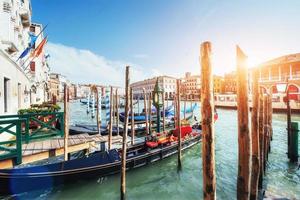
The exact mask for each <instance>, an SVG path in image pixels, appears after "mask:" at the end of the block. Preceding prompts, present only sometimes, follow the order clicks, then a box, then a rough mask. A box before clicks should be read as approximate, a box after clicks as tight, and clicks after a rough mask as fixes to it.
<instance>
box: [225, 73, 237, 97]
mask: <svg viewBox="0 0 300 200" xmlns="http://www.w3.org/2000/svg"><path fill="white" fill-rule="evenodd" d="M224 92H225V93H231V94H236V92H237V84H236V72H235V71H233V72H230V73H227V74H225V75H224Z"/></svg>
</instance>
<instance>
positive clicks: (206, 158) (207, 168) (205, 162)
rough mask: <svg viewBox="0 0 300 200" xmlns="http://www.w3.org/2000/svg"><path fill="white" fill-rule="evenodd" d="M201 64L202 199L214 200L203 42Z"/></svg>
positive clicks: (208, 72)
mask: <svg viewBox="0 0 300 200" xmlns="http://www.w3.org/2000/svg"><path fill="white" fill-rule="evenodd" d="M200 63H201V118H202V119H201V122H202V167H203V197H204V199H205V200H212V199H216V172H215V132H214V102H213V82H212V80H213V79H212V65H211V43H210V42H204V43H202V45H201V50H200Z"/></svg>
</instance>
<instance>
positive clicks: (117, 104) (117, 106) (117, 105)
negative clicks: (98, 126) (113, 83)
mask: <svg viewBox="0 0 300 200" xmlns="http://www.w3.org/2000/svg"><path fill="white" fill-rule="evenodd" d="M116 115H117V118H116V121H117V122H116V123H117V135H120V128H119V96H118V88H116Z"/></svg>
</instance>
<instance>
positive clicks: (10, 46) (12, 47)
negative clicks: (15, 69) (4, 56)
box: [2, 41, 18, 55]
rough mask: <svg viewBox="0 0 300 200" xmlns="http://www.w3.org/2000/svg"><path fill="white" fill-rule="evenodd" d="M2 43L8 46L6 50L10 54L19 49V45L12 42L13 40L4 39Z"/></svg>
mask: <svg viewBox="0 0 300 200" xmlns="http://www.w3.org/2000/svg"><path fill="white" fill-rule="evenodd" d="M2 44H3V45H4V46H6V48H5V50H6V52H7V53H8V54H10V55H11V54H13V53H15V52H17V51H18V48H17V46H16V45H15V43H14V42H11V41H2Z"/></svg>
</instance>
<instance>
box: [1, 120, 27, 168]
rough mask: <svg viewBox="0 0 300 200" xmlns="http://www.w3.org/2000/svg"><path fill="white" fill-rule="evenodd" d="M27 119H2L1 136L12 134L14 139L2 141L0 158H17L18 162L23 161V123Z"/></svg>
mask: <svg viewBox="0 0 300 200" xmlns="http://www.w3.org/2000/svg"><path fill="white" fill-rule="evenodd" d="M25 121H26V119H10V120H1V121H0V137H1V134H3V133H7V134H11V137H12V138H13V139H11V140H8V141H2V142H0V152H1V153H0V160H3V159H7V158H16V163H17V164H21V163H22V136H21V123H24V122H25Z"/></svg>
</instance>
